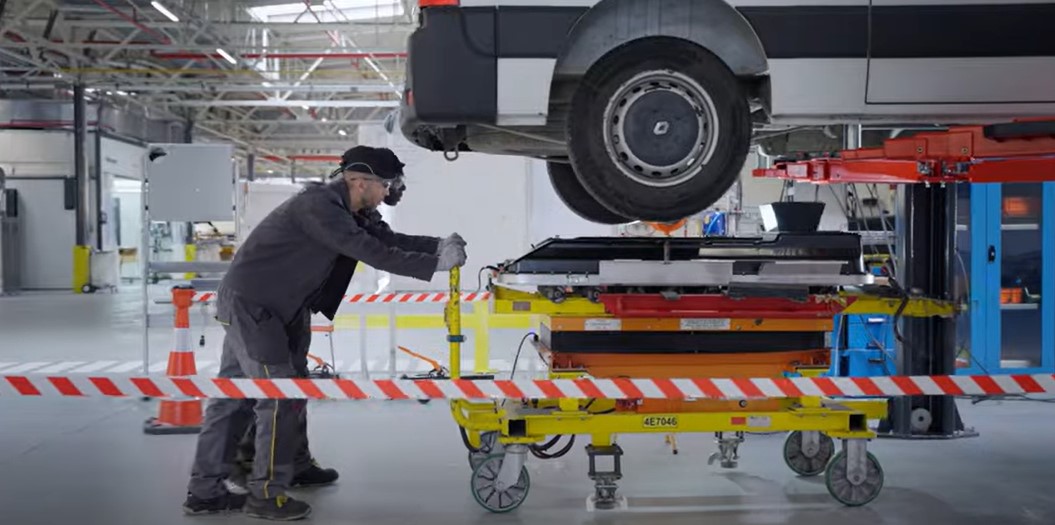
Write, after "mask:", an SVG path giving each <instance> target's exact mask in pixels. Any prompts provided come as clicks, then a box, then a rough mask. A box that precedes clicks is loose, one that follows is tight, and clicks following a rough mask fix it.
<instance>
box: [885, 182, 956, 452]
mask: <svg viewBox="0 0 1055 525" xmlns="http://www.w3.org/2000/svg"><path fill="white" fill-rule="evenodd" d="M897 197H898V209H897V233H898V240H897V246H896V250H897V254H896V255H897V259H896V263H895V268H896V279H895V280H896V282H897V284H898V285H900V288H902V290H903V292H904V293H907V294H909V295H912V296H923V297H929V298H931V299H937V300H942V301H952V300H953V299H954V298H953V296H952V294H953V276H954V275H955V273H954V268H955V267H954V266H953V264H954V261H955V260H956V259H955V257H956V253H955V252H956V194H955V191H954V186H952V185H951V184H950V185H947V184H908V185H901V186H899V187H898V193H897ZM895 336H896V338H897V375H899V376H927V375H955V374H956V320H955V318H943V317H900V318H899V319H898V321H897V326H896V328H895ZM889 414H890V419H888V420H884V421H883V422H882V423H881V424H880V426H879V430H878V432H879V436H880V437H894V438H913V439H916V438H953V437H966V436H968V435H977V434H973V433H971V434H968V433H965V432H964V425H963V421H961V419H960V417H959V412H958V411H957V409H956V400H955V398H953V397H952V396H913V397H897V398H894V399H892V400H891V401H890V409H889Z"/></svg>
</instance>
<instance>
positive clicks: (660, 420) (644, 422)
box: [641, 416, 678, 428]
mask: <svg viewBox="0 0 1055 525" xmlns="http://www.w3.org/2000/svg"><path fill="white" fill-rule="evenodd" d="M641 426H643V427H645V428H678V416H645V417H643V418H641Z"/></svg>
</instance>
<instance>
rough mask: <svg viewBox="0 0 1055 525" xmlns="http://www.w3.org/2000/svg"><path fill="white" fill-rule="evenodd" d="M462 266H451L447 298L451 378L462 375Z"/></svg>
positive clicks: (463, 338) (463, 339) (463, 337)
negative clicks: (449, 287)
mask: <svg viewBox="0 0 1055 525" xmlns="http://www.w3.org/2000/svg"><path fill="white" fill-rule="evenodd" d="M461 274H462V272H461V268H459V267H457V266H456V267H454V268H451V283H450V284H451V290H450V295H449V296H448V298H447V310H446V312H445V314H446V315H444V317H446V319H447V342H448V343H449V344H450V345H451V363H450V371H451V379H458V378H459V377H461V375H462V343H464V342H465V336H464V335H462V305H461V299H462V290H461V288H462V279H461Z"/></svg>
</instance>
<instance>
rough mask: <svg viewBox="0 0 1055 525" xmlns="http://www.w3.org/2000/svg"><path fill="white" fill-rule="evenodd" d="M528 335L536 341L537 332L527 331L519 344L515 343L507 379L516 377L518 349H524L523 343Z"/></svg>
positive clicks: (518, 359)
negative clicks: (515, 347)
mask: <svg viewBox="0 0 1055 525" xmlns="http://www.w3.org/2000/svg"><path fill="white" fill-rule="evenodd" d="M529 337H533V338H534V339H535V341H536V342H537V341H538V334H536V333H535V332H528V333H526V334H524V338H523V339H521V340H520V344H519V345H517V353H516V357H514V358H513V369H512V370H511V371H510V372H509V379H513V378H514V377H516V373H517V362H518V361H520V351H521V350H523V349H524V343H526V342H527V340H528V338H529Z"/></svg>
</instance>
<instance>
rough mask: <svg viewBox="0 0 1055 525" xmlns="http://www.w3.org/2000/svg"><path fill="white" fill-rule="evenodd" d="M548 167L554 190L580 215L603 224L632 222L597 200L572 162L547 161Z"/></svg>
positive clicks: (569, 207)
mask: <svg viewBox="0 0 1055 525" xmlns="http://www.w3.org/2000/svg"><path fill="white" fill-rule="evenodd" d="M546 168H547V171H549V182H550V184H552V185H553V190H554V191H556V192H557V197H560V200H561V201H562V202H563V203H564V205H565V206H567V207H568V209H570V210H571V211H573V212H574V213H575V214H576V215H578V216H579V217H582V218H583V219H586V220H588V221H592V222H598V223H601V224H626V223H628V222H631V219H628V218H626V217H623V216H622V215H619V214H618V213H615V212H612V211H609V210H608V208H605V207H604V206H602V205H601V203H599V202H597V199H595V198H593V195H590V193H589V192H587V191H586V188H584V187H582V183H581V182H579V178H578V177H577V176H576V175H575V170H574V169H572V167H571V164H568V163H566V162H564V163H562V162H553V161H550V162H547V163H546Z"/></svg>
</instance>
